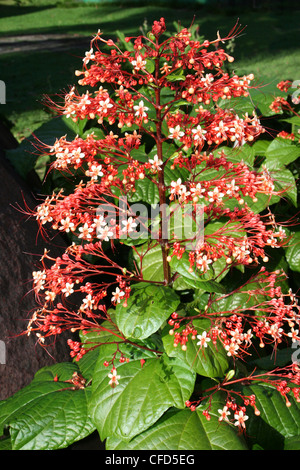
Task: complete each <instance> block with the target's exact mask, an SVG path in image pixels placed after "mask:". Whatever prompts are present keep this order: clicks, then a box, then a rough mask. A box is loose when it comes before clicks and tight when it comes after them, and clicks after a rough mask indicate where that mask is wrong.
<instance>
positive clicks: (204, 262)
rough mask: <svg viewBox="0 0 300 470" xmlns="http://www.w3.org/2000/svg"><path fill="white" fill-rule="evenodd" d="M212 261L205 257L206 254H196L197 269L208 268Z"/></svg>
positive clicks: (204, 270)
mask: <svg viewBox="0 0 300 470" xmlns="http://www.w3.org/2000/svg"><path fill="white" fill-rule="evenodd" d="M211 263H212V260H211V259H209V258H207V255H203V256H202V255H200V254H199V255H198V256H197V260H196V264H197V268H198V269H201V271H203V272H206V271H207V270H208V268H209V264H211Z"/></svg>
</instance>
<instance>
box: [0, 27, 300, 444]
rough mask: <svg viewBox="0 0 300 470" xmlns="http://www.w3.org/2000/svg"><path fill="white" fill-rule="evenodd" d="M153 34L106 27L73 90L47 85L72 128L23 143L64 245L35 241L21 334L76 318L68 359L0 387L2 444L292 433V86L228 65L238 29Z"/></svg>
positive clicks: (60, 327) (43, 338)
mask: <svg viewBox="0 0 300 470" xmlns="http://www.w3.org/2000/svg"><path fill="white" fill-rule="evenodd" d="M165 33H166V27H165V22H164V19H163V18H161V19H160V20H159V21H155V22H154V24H153V26H152V29H151V31H150V32H148V33H146V34H145V35H143V36H139V37H137V38H127V37H125V36H122V34H121V33H120V34H119V41H118V42H115V41H113V40H106V39H104V38H103V37H102V34H101V33H100V31H99V32H98V34H97V35H96V37H95V38H93V40H92V41H91V47H90V50H89V51H87V52H86V54H85V57H84V59H83V69H82V70H78V71H76V76H78V77H79V85H80V87H85V91H84V92H83V93H81V92H79V91H78V89H76V87H72V88H70V90H69V91H68V92H67V93H66V94H65V96H64V98H63V101H62V102H61V103H54V102H52V101H51V100H50V99H49V100H48V104H49V105H50V106H52V107H53V108H54V109H56V111H57V112H59V113H60V114H61V116H62V118H61V121H63V122H64V125H67V126H68V129H70V131H71V134H72V137H71V138H69V137H68V135H67V134H65V135H63V136H61V137H60V138H57V139H56V141H55V142H54V143H51V144H49V143H48V144H47V143H46V144H45V143H41V141H38V140H37V141H36V143H35V145H36V146H37V148H40V151H41V157H40V159H42V162H43V164H45V161H47V162H48V166H49V168H48V169H47V171H46V173H47V190H51V191H53V193H52V195H48V196H47V197H45V199H44V200H43V201H42V202H41V204H40V205H39V206H38V207H37V209H36V211H34V213H33V214H32V215H34V216H35V217H36V218H37V220H38V221H39V224H40V230H41V233H43V234H44V236H46V235H47V231H46V228H45V227H46V225H47V224H50V226H52V228H54V229H56V230H58V231H59V232H61V233H64V234H65V236H66V237H67V238H68V240H69V247H68V248H67V250H66V251H65V253H63V254H62V256H61V257H59V258H57V259H53V258H52V257H51V252H47V251H45V252H44V254H43V256H42V257H41V260H40V265H39V266H38V267H37V270H36V271H35V272H34V273H33V287H34V290H35V293H36V296H37V300H38V307H37V309H36V311H35V312H34V313H33V315H32V317H31V318H30V320H29V323H28V327H27V330H26V331H25V332H24V334H27V335H36V337H37V341H38V343H39V344H40V345H41V346H42V347H45V348H47V342H48V341H50V342H52V341H53V340H54V339H55V338H56V337H59V335H60V334H61V333H62V332H64V331H69V332H70V339H69V340H68V344H69V346H70V350H71V357H72V358H73V359H74V360H73V362H71V363H64V364H56V365H54V366H52V367H47V368H44V369H42V370H41V371H39V372H38V373H37V374H36V376H35V378H34V380H33V381H32V383H31V384H30V385H29V386H28V387H26V388H25V389H23V390H21V391H19V392H18V393H17V394H16V395H14V396H13V397H11V398H9V399H8V400H6V401H4V402H1V403H0V408H1V420H0V423H1V431H2V433H3V434H4V436H6V439H3V440H2V441H1V445H3V446H7V445H11V447H12V449H58V448H64V447H67V446H68V445H70V444H71V443H72V442H75V441H77V440H80V439H82V438H83V437H85V436H87V435H88V434H90V433H92V432H93V431H94V430H95V429H96V430H97V431H98V433H99V436H100V439H101V440H102V441H106V447H107V449H151V450H164V449H168V450H181V449H185V450H197V449H224V450H231V449H234V450H245V449H249V448H255V446H259V447H260V448H264V449H272V448H282V449H283V448H299V425H298V424H297V423H298V422H299V420H298V418H299V381H300V378H299V363H298V362H297V358H296V359H295V357H296V356H297V354H296V352H297V351H296V350H295V346H296V345H297V344H298V341H299V340H300V338H299V329H298V328H299V307H298V304H297V298H296V295H295V294H294V293H293V292H292V289H291V286H290V283H289V278H288V276H287V274H288V272H289V270H292V271H294V272H299V259H300V257H299V249H298V246H299V245H297V240H298V239H299V237H298V232H297V231H296V229H295V223H296V217H295V211H296V208H297V189H296V183H295V175H296V173H297V171H298V167H297V159H298V156H299V153H300V151H299V150H300V147H299V143H298V139H299V135H298V133H297V129H298V126H299V116H298V114H297V106H298V103H297V96H295V92H296V94H297V89H295V90H294V89H293V86H294V83H292V82H281V83H280V84H279V85H278V89H277V92H276V96H274V95H272V93H271V94H270V93H267V92H266V90H265V89H264V88H260V87H258V86H255V84H252V82H253V80H254V76H253V75H252V74H249V75H247V76H243V77H238V76H237V75H236V74H234V73H229V72H228V70H229V69H230V67H226V66H228V65H230V64H231V63H232V62H233V58H232V57H231V56H230V55H229V54H228V52H227V51H226V50H225V49H224V48H223V43H224V42H226V41H232V40H233V39H234V38H236V37H237V36H238V35H239V33H240V30H239V28H238V27H236V28H234V29H233V30H232V31H231V32H230V33H229V34H228V35H227V37H225V38H221V37H219V36H218V37H217V39H216V40H214V41H208V40H204V39H202V38H199V37H198V36H197V34H196V33H197V31H196V30H195V29H192V28H191V29H190V30H188V29H186V28H183V29H179V30H178V32H177V33H175V34H173V35H170V34H165ZM253 103H254V106H253ZM66 123H68V124H66ZM265 124H267V125H265ZM291 125H292V126H293V127H292V131H290V126H291ZM287 129H288V130H287ZM21 163H22V165H23V162H21ZM31 164H34V165H38V164H39V160H38V161H34V162H32V163H31ZM21 169H23V171H25V173H26V172H27V171H28V167H26V168H25V167H24V166H22V167H21ZM42 173H44V172H42ZM272 206H273V207H274V208H276V220H275V217H274V215H273V213H272V212H271V209H270V207H272ZM78 297H79V300H78ZM74 334H78V337H76V338H75V339H74V336H73V335H74ZM293 353H294V354H293ZM57 403H59V404H60V406H59V407H57ZM61 409H63V413H61V412H60V411H61ZM253 429H254V430H255V432H252V430H253ZM266 429H267V430H268V432H267V435H266V432H265V431H266ZM254 436H255V437H254ZM278 436H280V438H279V439H278ZM297 439H298V440H297ZM8 442H10V444H8ZM274 446H275V447H274ZM297 446H298V447H297Z"/></svg>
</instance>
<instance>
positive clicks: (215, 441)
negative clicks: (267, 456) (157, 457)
mask: <svg viewBox="0 0 300 470" xmlns="http://www.w3.org/2000/svg"><path fill="white" fill-rule="evenodd" d="M223 406H224V403H223V402H221V401H220V402H219V401H217V400H215V399H214V400H213V408H212V410H211V411H210V415H211V419H210V420H209V421H208V420H207V419H206V418H205V417H204V416H203V414H202V408H199V409H197V410H196V411H194V412H192V411H190V410H176V409H174V408H172V409H170V410H168V411H167V412H166V413H165V414H164V415H163V416H162V417H161V418H160V419H159V421H157V423H155V425H154V426H152V427H151V428H149V429H148V430H147V431H145V432H143V433H142V434H140V435H138V436H137V437H135V438H134V439H132V440H131V441H130V442H124V441H122V440H118V439H116V438H111V437H109V438H108V439H107V443H106V448H107V450H151V451H154V450H165V451H171V450H182V451H189V450H191V451H193V450H197V451H198V450H247V446H246V444H245V441H244V439H243V437H242V436H241V435H238V433H237V432H236V430H235V429H234V428H233V427H232V426H230V425H229V424H227V423H222V425H220V423H219V422H218V417H219V416H220V415H219V414H218V412H217V409H218V408H223ZM189 463H192V462H189Z"/></svg>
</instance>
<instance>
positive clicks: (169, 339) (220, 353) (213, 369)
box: [162, 319, 229, 377]
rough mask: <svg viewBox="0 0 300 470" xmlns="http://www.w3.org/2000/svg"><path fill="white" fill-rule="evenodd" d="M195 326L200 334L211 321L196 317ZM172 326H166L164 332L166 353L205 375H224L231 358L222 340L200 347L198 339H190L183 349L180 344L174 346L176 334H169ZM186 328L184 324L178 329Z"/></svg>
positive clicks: (206, 329) (208, 326) (207, 328)
mask: <svg viewBox="0 0 300 470" xmlns="http://www.w3.org/2000/svg"><path fill="white" fill-rule="evenodd" d="M193 326H194V327H195V329H196V330H197V332H198V334H202V333H203V332H204V331H208V330H209V328H210V326H211V323H210V321H209V320H203V319H195V320H193ZM170 329H171V328H170V326H166V327H165V328H164V330H163V332H162V339H163V344H164V347H165V350H166V353H167V354H168V356H170V357H176V358H178V359H180V360H181V361H183V362H185V363H186V364H187V365H188V366H189V367H190V368H191V369H192V370H194V371H195V372H197V374H199V375H203V376H205V377H223V376H224V374H225V372H226V371H227V369H228V366H229V358H228V356H227V354H226V351H225V349H224V348H223V346H222V344H221V343H220V342H218V343H217V346H214V345H212V343H211V342H209V343H208V345H207V348H203V349H200V346H197V342H198V339H195V340H191V339H190V340H189V341H188V342H187V344H186V346H187V348H186V350H185V351H183V350H182V349H181V347H180V345H178V346H177V347H174V336H173V335H170V334H169V331H170ZM183 329H184V326H182V327H180V328H178V329H177V330H176V331H178V332H179V333H180V332H181V331H182V330H183Z"/></svg>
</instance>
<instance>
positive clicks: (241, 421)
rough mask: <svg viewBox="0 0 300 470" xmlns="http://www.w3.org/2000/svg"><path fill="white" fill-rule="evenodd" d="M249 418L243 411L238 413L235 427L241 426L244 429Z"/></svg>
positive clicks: (235, 416)
mask: <svg viewBox="0 0 300 470" xmlns="http://www.w3.org/2000/svg"><path fill="white" fill-rule="evenodd" d="M248 418H249V416H247V415H245V414H244V412H243V411H242V410H240V411H239V412H238V413H235V415H234V419H236V422H235V423H234V425H235V426H241V427H242V428H245V427H246V426H245V421H247V419H248Z"/></svg>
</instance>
